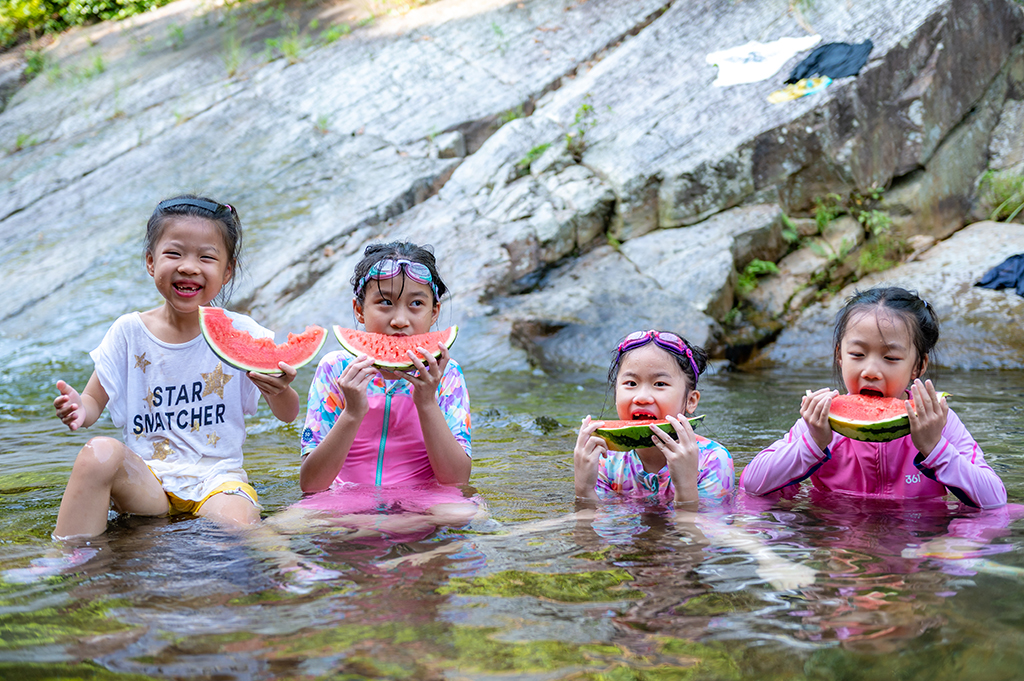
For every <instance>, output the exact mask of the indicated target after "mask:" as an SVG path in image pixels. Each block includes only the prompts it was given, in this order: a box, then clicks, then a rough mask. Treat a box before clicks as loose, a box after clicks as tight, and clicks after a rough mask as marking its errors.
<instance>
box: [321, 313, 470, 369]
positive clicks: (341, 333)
mask: <svg viewBox="0 0 1024 681" xmlns="http://www.w3.org/2000/svg"><path fill="white" fill-rule="evenodd" d="M333 329H334V336H335V338H337V339H338V342H339V343H341V347H342V349H344V350H345V352H347V353H348V354H350V355H352V356H353V357H358V356H359V355H363V354H369V353H367V352H365V351H364V350H363V349H361V348H359V347H357V346H355V345H353V344H352V342H351V341H350V339H349V338H348V334H349V333H351V332H353V331H354V332H355V333H357V334H365V333H367V332H366V331H359V330H357V329H349V328H346V327H344V326H341V325H339V324H335V325H334V327H333ZM443 331H447V332H448V337H447V338H445V339H444V340H443V342H444V345H445V347H446V348H451V347H452V345H454V344H455V338H456V337H457V336H458V335H459V327H458V325H457V324H455V325H452V326H449V327H448V328H447V329H443ZM431 333H436V332H431ZM374 335H384V334H374ZM424 335H426V334H424ZM415 337H416V336H388V338H390V339H396V340H397V339H398V338H415ZM410 349H415V348H414V347H411V348H410ZM424 349H426V350H430V351H431V353H430V354H432V355H433V356H434V359H438V358H439V357H441V351H440V350H438V349H437V348H436V344H435V347H434V348H427V347H424ZM373 366H375V367H377V368H378V369H381V370H383V371H409V370H410V369H413V368H415V366H416V365H415V364H413V363H412V360H409V361H408V362H390V361H387V360H378V359H376V358H374V362H373Z"/></svg>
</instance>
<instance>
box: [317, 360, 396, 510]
mask: <svg viewBox="0 0 1024 681" xmlns="http://www.w3.org/2000/svg"><path fill="white" fill-rule="evenodd" d="M376 374H377V369H376V368H374V366H373V358H372V357H367V356H366V355H363V356H361V357H358V358H356V359H355V361H353V362H352V363H351V364H349V365H348V366H347V367H345V370H344V371H342V372H341V377H340V378H339V379H338V382H339V387H340V388H341V392H342V396H343V399H344V401H345V407H344V409H343V410H342V412H341V415H339V416H338V420H337V421H335V423H334V426H332V427H331V429H330V430H329V431H327V433H326V434H325V435H324V438H323V440H321V441H320V444H318V445H317V446H316V447H315V448H314V449H313V451H311V452H310V453H309V454H307V455H306V457H305V458H304V459H303V460H302V466H301V467H300V468H299V487H301V488H302V491H303V492H319V491H321V490H325V489H327V488H328V487H330V486H331V483H333V482H334V480H335V478H337V477H338V473H339V472H341V467H342V466H344V465H345V459H346V458H348V452H349V449H351V448H352V443H353V442H355V439H356V433H357V432H358V431H359V426H360V424H362V422H363V417H365V416H366V412H367V411H369V408H370V404H369V401H368V400H367V399H366V387H367V385H369V383H370V380H371V379H372V378H373V377H374V376H375V375H376Z"/></svg>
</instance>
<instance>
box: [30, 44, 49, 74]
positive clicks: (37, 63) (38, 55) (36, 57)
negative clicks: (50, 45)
mask: <svg viewBox="0 0 1024 681" xmlns="http://www.w3.org/2000/svg"><path fill="white" fill-rule="evenodd" d="M48 65H49V58H48V57H47V56H46V53H45V52H43V51H42V50H25V77H26V78H35V77H36V76H38V75H39V74H40V73H42V72H43V71H45V70H46V67H47V66H48Z"/></svg>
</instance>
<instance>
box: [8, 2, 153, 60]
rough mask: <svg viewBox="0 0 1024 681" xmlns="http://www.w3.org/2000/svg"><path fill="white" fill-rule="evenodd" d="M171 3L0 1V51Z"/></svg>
mask: <svg viewBox="0 0 1024 681" xmlns="http://www.w3.org/2000/svg"><path fill="white" fill-rule="evenodd" d="M170 1H171V0H0V49H3V48H7V47H10V46H12V45H14V44H16V43H18V42H20V41H22V40H24V39H26V38H28V37H29V36H30V35H34V34H39V33H59V32H60V31H63V30H65V29H67V28H71V27H72V26H83V25H86V24H92V23H96V22H97V21H106V20H108V19H125V18H127V17H130V16H133V15H136V14H141V13H142V12H146V11H149V10H151V9H155V8H157V7H161V6H163V5H166V4H167V3H168V2H170Z"/></svg>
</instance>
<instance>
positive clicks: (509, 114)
mask: <svg viewBox="0 0 1024 681" xmlns="http://www.w3.org/2000/svg"><path fill="white" fill-rule="evenodd" d="M524 115H525V114H524V113H523V105H522V104H520V105H519V106H517V107H516V108H514V109H509V110H508V111H503V112H502V113H501V115H500V116H498V120H499V121H501V124H502V125H505V124H506V123H511V122H512V121H514V120H516V119H517V118H522V117H523V116H524Z"/></svg>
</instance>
